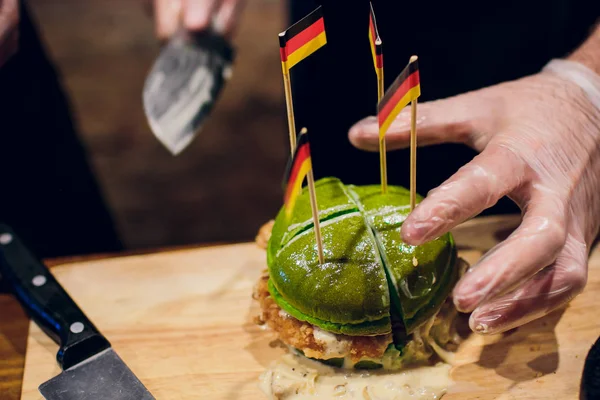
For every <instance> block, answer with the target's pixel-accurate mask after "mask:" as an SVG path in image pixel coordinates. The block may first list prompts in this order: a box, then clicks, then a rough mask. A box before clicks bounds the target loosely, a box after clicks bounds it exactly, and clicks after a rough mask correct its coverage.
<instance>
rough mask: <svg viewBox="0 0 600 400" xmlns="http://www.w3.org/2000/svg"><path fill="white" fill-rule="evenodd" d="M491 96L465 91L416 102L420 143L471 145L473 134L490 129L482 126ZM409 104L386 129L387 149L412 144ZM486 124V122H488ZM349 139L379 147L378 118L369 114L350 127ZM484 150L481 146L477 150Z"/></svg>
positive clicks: (363, 145)
mask: <svg viewBox="0 0 600 400" xmlns="http://www.w3.org/2000/svg"><path fill="white" fill-rule="evenodd" d="M488 99H489V97H488V96H481V95H480V92H479V91H477V92H471V93H465V94H462V95H459V96H455V97H450V98H447V99H443V100H436V101H431V102H426V103H422V104H418V105H417V125H416V126H417V137H418V145H419V146H428V145H432V144H439V143H465V144H467V145H469V146H471V147H474V146H473V143H474V137H473V136H474V133H475V132H477V131H487V129H485V128H484V127H483V126H482V125H484V121H486V120H488V118H487V116H486V115H485V114H486V113H489V110H490V109H491V108H490V107H489V106H488V104H486V103H488V102H489V100H488ZM410 119H411V110H410V106H409V107H406V108H404V110H402V112H401V113H400V114H398V116H397V117H396V119H395V120H394V121H393V122H392V124H391V125H390V127H389V129H388V131H387V132H386V135H385V137H386V145H387V149H388V150H397V149H402V148H405V147H408V146H409V145H410V122H411V121H410ZM486 125H487V124H486ZM348 137H349V139H350V142H351V143H352V144H353V145H354V146H356V147H357V148H359V149H362V150H368V151H378V150H379V125H378V122H377V118H376V117H367V118H365V119H363V120H361V121H359V122H357V123H356V124H355V125H353V126H352V127H351V128H350V131H349V132H348ZM477 150H482V149H477Z"/></svg>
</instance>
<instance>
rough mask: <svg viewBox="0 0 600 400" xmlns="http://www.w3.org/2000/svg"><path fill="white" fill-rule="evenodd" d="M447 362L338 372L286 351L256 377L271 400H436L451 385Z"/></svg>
mask: <svg viewBox="0 0 600 400" xmlns="http://www.w3.org/2000/svg"><path fill="white" fill-rule="evenodd" d="M449 372H450V365H448V364H444V363H439V364H437V365H435V366H431V367H420V368H415V369H406V370H402V371H397V372H393V371H388V372H386V371H382V372H378V371H342V370H336V369H334V368H331V367H328V366H325V365H323V364H321V363H318V362H315V361H311V360H309V359H306V358H304V357H301V356H297V355H293V354H286V355H284V356H283V357H282V358H281V359H280V360H278V361H275V362H273V363H272V364H271V366H270V367H269V368H268V369H267V370H266V371H265V372H263V374H262V375H261V376H260V388H261V389H262V391H263V392H264V393H265V394H266V395H267V398H268V399H271V400H316V399H340V400H346V399H360V400H437V399H440V398H441V397H442V396H443V395H444V394H445V393H446V391H447V390H448V387H449V386H450V385H451V384H452V381H451V379H450V374H449Z"/></svg>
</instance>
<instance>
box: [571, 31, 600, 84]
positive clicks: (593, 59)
mask: <svg viewBox="0 0 600 400" xmlns="http://www.w3.org/2000/svg"><path fill="white" fill-rule="evenodd" d="M567 59H568V60H571V61H576V62H579V63H581V64H583V65H585V66H586V67H588V68H589V69H591V70H592V71H594V72H595V73H596V74H598V75H600V23H598V24H597V25H596V27H595V28H594V29H593V31H592V34H591V35H590V36H589V37H588V38H587V40H586V41H585V42H584V43H583V44H582V45H581V46H580V47H579V48H578V49H577V50H575V51H574V52H573V53H572V54H571V55H569V57H567Z"/></svg>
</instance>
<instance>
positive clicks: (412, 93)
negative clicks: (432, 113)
mask: <svg viewBox="0 0 600 400" xmlns="http://www.w3.org/2000/svg"><path fill="white" fill-rule="evenodd" d="M420 95H421V85H420V84H419V85H417V86H415V87H413V88H412V89H410V90H409V91H408V92H406V94H405V95H404V96H403V97H402V99H400V101H399V102H398V104H396V106H394V108H393V109H392V112H391V113H390V115H389V116H388V117H387V119H386V120H385V121H384V122H383V124H381V126H380V127H379V139H381V138H383V137H384V136H385V133H386V132H387V130H388V128H389V127H390V125H391V124H392V122H393V121H394V119H396V117H397V116H398V114H400V111H402V109H403V108H404V107H406V106H407V105H408V103H410V102H411V101H413V100H414V99H416V98H418V97H419V96H420Z"/></svg>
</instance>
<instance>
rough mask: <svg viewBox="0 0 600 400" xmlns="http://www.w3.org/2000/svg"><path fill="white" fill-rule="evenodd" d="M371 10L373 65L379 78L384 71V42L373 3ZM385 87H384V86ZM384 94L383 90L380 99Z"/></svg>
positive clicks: (370, 34) (370, 39)
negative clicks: (378, 28) (380, 34)
mask: <svg viewBox="0 0 600 400" xmlns="http://www.w3.org/2000/svg"><path fill="white" fill-rule="evenodd" d="M369 4H370V7H371V12H370V14H369V44H370V45H371V55H372V56H373V66H374V67H375V73H376V74H377V77H378V78H379V75H381V74H382V73H383V51H382V42H381V38H380V37H379V31H378V30H377V21H376V20H375V12H374V11H373V3H369ZM382 89H383V88H382ZM382 96H383V90H382V91H381V93H380V95H379V96H378V100H381V97H382Z"/></svg>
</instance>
